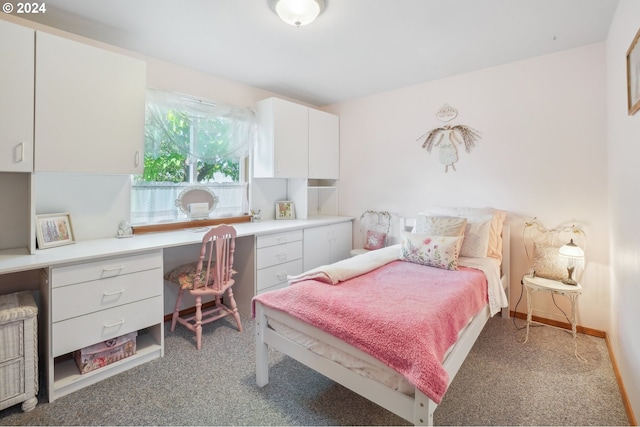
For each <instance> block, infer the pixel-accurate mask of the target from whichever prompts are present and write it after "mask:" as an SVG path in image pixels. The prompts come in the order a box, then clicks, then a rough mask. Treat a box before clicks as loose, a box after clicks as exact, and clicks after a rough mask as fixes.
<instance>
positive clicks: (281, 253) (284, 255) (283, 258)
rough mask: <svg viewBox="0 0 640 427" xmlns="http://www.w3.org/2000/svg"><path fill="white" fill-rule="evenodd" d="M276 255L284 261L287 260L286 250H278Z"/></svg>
mask: <svg viewBox="0 0 640 427" xmlns="http://www.w3.org/2000/svg"><path fill="white" fill-rule="evenodd" d="M276 256H277V257H278V259H279V260H280V261H286V260H287V253H286V252H280V253H279V254H278V255H276Z"/></svg>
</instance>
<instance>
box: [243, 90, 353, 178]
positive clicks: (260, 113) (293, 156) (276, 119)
mask: <svg viewBox="0 0 640 427" xmlns="http://www.w3.org/2000/svg"><path fill="white" fill-rule="evenodd" d="M256 112H257V117H258V128H259V133H258V134H259V137H258V143H257V144H256V146H255V149H254V159H253V165H254V166H253V174H254V177H255V178H314V179H337V178H338V175H339V167H340V162H339V143H340V142H339V121H338V116H336V115H333V114H329V113H325V112H323V111H319V110H315V109H313V108H308V107H305V106H303V105H300V104H296V103H293V102H289V101H285V100H283V99H278V98H268V99H265V100H263V101H260V102H258V103H256Z"/></svg>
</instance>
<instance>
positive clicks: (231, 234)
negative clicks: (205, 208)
mask: <svg viewBox="0 0 640 427" xmlns="http://www.w3.org/2000/svg"><path fill="white" fill-rule="evenodd" d="M235 245H236V229H235V228H233V227H232V226H230V225H226V224H222V225H218V226H215V227H212V228H211V230H209V231H208V232H207V233H206V234H205V235H204V237H203V238H202V247H201V249H200V258H199V260H198V266H197V269H196V278H197V279H196V283H195V284H194V289H196V288H199V287H203V286H204V284H205V283H211V282H213V284H212V285H211V288H212V289H213V290H215V291H216V292H224V291H225V290H226V289H227V288H228V287H229V286H231V285H232V284H233V279H232V278H231V277H232V276H233V273H234V270H233V253H234V251H235ZM203 272H204V273H205V274H204V275H202V273H203ZM202 277H204V282H200V281H199V280H198V279H201V278H202Z"/></svg>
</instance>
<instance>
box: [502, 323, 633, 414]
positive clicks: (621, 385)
mask: <svg viewBox="0 0 640 427" xmlns="http://www.w3.org/2000/svg"><path fill="white" fill-rule="evenodd" d="M511 315H512V316H513V317H517V318H518V319H525V320H526V319H527V315H526V314H525V313H520V312H515V311H511ZM531 320H533V321H535V322H538V323H544V324H546V325H549V326H555V327H557V328H563V329H569V330H571V325H570V324H569V323H567V322H558V321H557V320H551V319H545V318H544V317H539V316H532V317H531ZM576 331H578V332H579V333H581V334H585V335H590V336H594V337H598V338H604V341H605V343H606V344H607V350H608V351H609V359H610V360H611V366H612V367H613V373H614V375H615V376H616V381H617V382H618V389H619V390H620V396H621V397H622V403H623V404H624V408H625V410H626V411H627V418H628V419H629V425H631V426H637V425H638V423H637V421H636V417H635V415H634V413H633V408H632V407H631V403H630V402H629V396H627V390H626V389H625V388H624V382H623V381H622V376H621V375H620V371H619V370H618V362H616V357H615V355H614V354H613V348H612V346H611V341H610V340H609V334H607V333H606V332H605V331H600V330H598V329H592V328H585V327H584V326H579V325H578V326H576Z"/></svg>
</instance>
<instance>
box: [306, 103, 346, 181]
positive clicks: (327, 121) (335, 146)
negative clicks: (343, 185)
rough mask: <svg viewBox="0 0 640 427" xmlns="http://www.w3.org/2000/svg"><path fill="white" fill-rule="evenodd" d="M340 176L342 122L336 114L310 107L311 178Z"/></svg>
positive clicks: (334, 177) (335, 177)
mask: <svg viewBox="0 0 640 427" xmlns="http://www.w3.org/2000/svg"><path fill="white" fill-rule="evenodd" d="M339 177H340V122H339V118H338V116H336V115H335V114H330V113H326V112H324V111H320V110H314V109H313V108H309V178H312V179H338V178H339Z"/></svg>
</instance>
